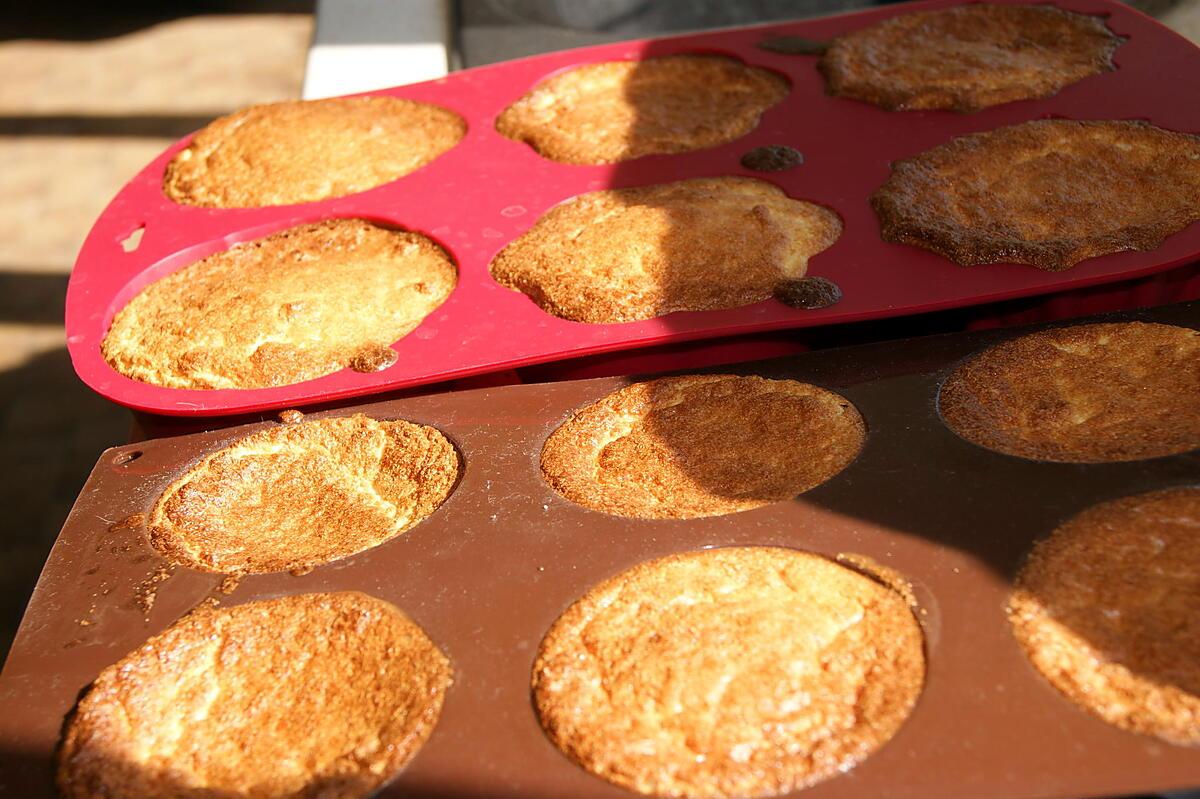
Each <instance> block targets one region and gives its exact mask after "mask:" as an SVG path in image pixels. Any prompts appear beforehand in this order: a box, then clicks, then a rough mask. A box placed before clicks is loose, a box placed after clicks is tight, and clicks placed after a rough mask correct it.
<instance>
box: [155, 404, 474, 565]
mask: <svg viewBox="0 0 1200 799" xmlns="http://www.w3.org/2000/svg"><path fill="white" fill-rule="evenodd" d="M459 470H460V460H459V456H458V452H457V451H456V450H455V448H454V446H453V445H452V444H451V443H450V442H449V441H448V440H446V437H445V436H444V435H442V434H441V433H440V432H438V431H437V430H435V429H434V428H432V427H425V426H422V425H416V424H412V423H411V422H405V421H400V420H395V421H376V420H374V419H371V418H368V417H366V416H362V415H355V416H349V417H328V418H324V419H316V420H312V421H307V422H301V423H299V424H293V425H286V426H282V427H272V428H269V429H267V430H263V431H261V432H258V433H255V434H253V435H250V436H247V437H246V438H243V439H241V440H239V441H236V442H234V443H233V444H230V445H229V446H227V447H225V448H223V449H221V450H218V451H217V452H214V453H212V454H211V455H209V456H207V457H206V458H204V459H203V460H202V461H200V462H199V463H197V464H196V465H195V466H193V467H192V468H191V469H189V470H188V471H187V472H186V473H185V474H184V475H183V476H182V477H180V478H179V479H178V480H176V481H175V482H174V483H172V484H171V485H170V486H169V487H168V488H167V490H166V491H164V492H163V494H162V496H161V497H159V499H158V501H157V502H156V503H155V505H154V509H153V510H152V511H151V513H150V522H149V530H150V541H151V543H152V544H153V545H154V547H155V549H157V550H158V551H159V552H161V553H162V554H163V555H165V556H166V557H167V558H169V559H170V560H171V561H173V562H175V563H177V564H180V565H183V566H187V567H188V568H192V569H199V570H202V571H212V572H222V573H226V574H243V573H255V572H274V571H287V570H307V569H310V568H312V567H314V566H319V565H321V564H323V563H327V562H329V561H332V560H338V559H340V558H345V557H349V556H350V555H353V554H355V553H357V552H361V551H363V550H366V549H370V548H372V547H376V546H379V545H380V544H382V543H384V542H386V541H388V540H390V539H392V538H394V537H395V536H398V535H400V534H401V533H404V532H406V531H407V530H409V529H411V528H412V527H414V526H415V525H417V524H419V523H420V522H421V521H423V520H424V519H426V518H428V517H429V515H430V514H432V513H433V512H434V511H435V510H436V509H437V508H438V506H439V505H441V504H442V502H444V501H445V500H446V498H447V497H448V496H449V495H450V492H451V491H452V490H453V488H454V486H455V484H456V483H457V481H458V475H459Z"/></svg>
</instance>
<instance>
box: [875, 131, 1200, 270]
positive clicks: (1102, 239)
mask: <svg viewBox="0 0 1200 799" xmlns="http://www.w3.org/2000/svg"><path fill="white" fill-rule="evenodd" d="M871 203H872V205H873V206H874V207H875V212H876V214H877V215H878V216H879V221H880V226H881V233H882V235H883V238H884V239H885V240H887V241H892V242H897V243H903V244H912V245H916V246H918V247H924V248H926V249H929V250H933V251H934V252H937V253H941V254H942V255H945V256H946V257H947V258H950V259H952V260H954V261H957V262H958V263H959V264H962V265H963V266H970V265H974V264H986V263H1023V264H1032V265H1034V266H1037V267H1040V268H1042V269H1048V270H1060V269H1066V268H1068V267H1070V266H1073V265H1075V264H1076V263H1078V262H1079V261H1082V260H1085V259H1087V258H1095V257H1097V256H1100V255H1107V254H1109V253H1115V252H1120V251H1122V250H1153V249H1155V248H1156V247H1158V246H1159V245H1160V244H1162V242H1163V239H1165V238H1166V237H1167V236H1169V235H1171V234H1173V233H1177V232H1179V231H1180V230H1183V229H1184V228H1185V227H1187V226H1188V225H1190V224H1191V223H1192V222H1195V221H1196V220H1197V219H1200V136H1195V135H1192V134H1187V133H1176V132H1174V131H1169V130H1163V129H1162V128H1158V127H1155V126H1153V125H1149V124H1146V123H1143V122H1109V121H1095V122H1075V121H1067V120H1038V121H1034V122H1025V123H1022V124H1020V125H1013V126H1011V127H1006V128H999V129H997V130H993V131H988V132H986V133H976V134H972V135H970V136H963V137H960V138H957V139H954V140H952V141H950V142H948V143H946V144H943V145H940V146H938V147H934V148H933V149H931V150H927V151H925V152H923V153H921V154H920V155H917V156H914V157H912V158H908V159H906V160H903V161H897V162H896V163H894V164H892V174H891V176H890V177H889V178H888V180H887V182H886V183H884V184H883V186H881V187H880V188H879V189H878V190H877V191H876V192H875V194H874V195H873V196H872V197H871Z"/></svg>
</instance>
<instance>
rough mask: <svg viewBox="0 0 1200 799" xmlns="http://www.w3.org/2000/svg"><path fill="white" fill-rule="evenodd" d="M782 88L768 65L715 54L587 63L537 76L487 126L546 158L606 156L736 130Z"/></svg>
mask: <svg viewBox="0 0 1200 799" xmlns="http://www.w3.org/2000/svg"><path fill="white" fill-rule="evenodd" d="M789 88H790V86H789V84H788V81H787V79H786V78H784V77H783V76H781V75H779V74H777V73H774V72H771V71H769V70H765V69H760V68H758V67H751V66H747V65H746V64H743V63H742V62H741V61H738V60H736V59H733V58H728V57H724V56H712V55H673V56H661V57H658V58H648V59H646V60H644V61H609V62H605V63H600V64H588V65H586V66H582V67H577V68H575V69H572V70H568V71H566V72H562V73H560V74H558V75H555V76H553V77H551V78H548V79H547V80H544V81H542V82H541V83H539V84H538V85H537V86H535V87H534V88H533V89H532V90H531V91H530V92H529V93H528V94H526V95H525V96H524V97H522V98H521V99H519V100H517V101H516V102H515V103H513V104H512V105H511V106H509V107H508V108H506V109H505V110H504V112H503V113H501V114H500V116H499V117H498V118H497V120H496V130H497V131H499V132H500V134H501V135H503V136H506V137H508V138H510V139H515V140H516V141H521V142H525V143H527V144H529V145H530V146H531V147H533V149H534V150H536V151H537V152H538V153H539V154H540V155H542V156H543V157H544V158H549V159H551V160H553V161H560V162H564V163H568V164H611V163H616V162H618V161H628V160H631V159H634V158H640V157H641V156H644V155H654V154H656V153H682V152H688V151H690V150H702V149H706V148H709V147H715V146H717V145H719V144H724V143H726V142H730V141H733V140H734V139H738V138H741V137H742V136H745V135H746V134H747V133H749V132H750V131H752V130H753V129H754V128H755V127H757V126H758V121H759V117H761V115H762V113H763V112H764V111H766V110H767V109H768V108H770V107H771V106H773V105H775V104H777V103H779V102H781V101H782V100H783V98H784V97H786V96H787V94H788V90H789Z"/></svg>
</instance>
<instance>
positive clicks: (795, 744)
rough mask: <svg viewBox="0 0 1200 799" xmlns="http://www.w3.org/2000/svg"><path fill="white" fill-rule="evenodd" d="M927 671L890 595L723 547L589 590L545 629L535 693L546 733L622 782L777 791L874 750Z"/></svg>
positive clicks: (811, 566)
mask: <svg viewBox="0 0 1200 799" xmlns="http://www.w3.org/2000/svg"><path fill="white" fill-rule="evenodd" d="M924 673H925V659H924V653H923V640H922V634H921V630H920V627H919V625H918V624H917V622H916V619H915V618H914V617H913V614H912V612H911V610H910V608H909V607H908V604H907V603H906V602H905V600H904V598H903V597H901V596H900V595H899V594H897V593H895V592H894V591H892V590H890V589H888V588H886V587H885V586H883V585H882V584H880V583H878V582H876V581H874V580H872V579H870V578H869V577H866V576H864V575H862V574H860V573H858V572H856V571H852V570H850V569H848V568H845V567H843V566H839V565H837V564H835V563H832V562H831V561H828V560H825V559H824V558H821V557H818V556H816V555H812V554H809V553H804V552H797V551H795V550H790V549H781V548H772V547H731V548H726V549H711V550H704V551H699V552H687V553H682V554H677V555H671V556H668V557H665V558H660V559H658V560H654V561H650V562H647V563H642V564H640V565H638V566H635V567H633V568H632V569H629V570H628V571H625V572H623V573H621V574H618V575H617V576H615V577H613V578H611V579H609V580H608V581H606V582H604V583H601V584H600V585H598V586H596V587H595V588H593V589H592V590H591V591H589V592H588V593H587V594H586V595H585V596H584V597H583V598H581V599H580V600H579V601H577V602H576V603H575V604H573V605H571V607H570V608H568V609H567V611H566V612H565V613H564V614H563V615H562V616H560V617H559V619H558V620H557V621H556V622H555V623H554V625H553V626H552V627H551V628H550V631H549V632H548V633H547V634H546V637H545V639H544V640H543V641H542V644H541V648H540V650H539V653H538V656H537V660H536V661H535V663H534V671H533V693H534V701H535V704H536V707H537V712H538V716H539V719H540V720H541V723H542V726H543V728H544V729H545V730H546V733H547V735H548V736H549V737H550V739H551V740H552V741H553V742H554V743H555V744H556V745H557V746H558V747H559V748H560V749H561V750H562V751H563V752H564V753H565V754H566V755H567V756H568V757H570V758H571V759H572V760H574V761H575V762H576V763H578V764H579V765H580V766H582V767H583V768H585V769H587V770H588V771H590V772H592V773H593V774H596V775H597V776H599V777H602V778H604V779H606V780H609V781H611V782H614V783H616V784H618V785H620V786H622V787H625V788H628V789H630V790H633V791H637V792H639V793H643V794H652V795H656V796H679V797H703V798H704V799H708V798H710V797H713V798H716V797H733V796H739V797H742V796H771V795H775V794H780V793H786V792H788V791H792V790H796V789H799V788H802V787H804V786H806V785H809V784H811V783H814V782H817V781H819V780H822V779H825V778H827V777H830V776H833V775H835V774H837V773H839V772H842V771H845V770H847V769H849V768H851V767H852V766H854V765H855V764H856V763H858V762H859V761H861V760H862V759H864V758H865V757H867V756H868V755H869V754H870V753H871V752H873V751H875V750H876V749H878V748H879V747H880V746H882V745H883V744H884V743H885V742H886V741H887V740H888V739H890V738H891V737H892V736H893V735H894V734H895V732H896V731H897V730H898V729H899V727H900V726H901V724H902V723H903V722H904V720H905V718H906V717H907V716H908V714H909V712H910V711H911V710H912V707H913V705H914V704H915V702H916V700H917V696H918V695H919V694H920V691H921V687H922V683H923V681H924Z"/></svg>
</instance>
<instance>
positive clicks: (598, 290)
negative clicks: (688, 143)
mask: <svg viewBox="0 0 1200 799" xmlns="http://www.w3.org/2000/svg"><path fill="white" fill-rule="evenodd" d="M841 232H842V223H841V219H840V218H839V217H838V215H837V214H835V213H834V212H833V211H830V210H828V209H826V208H823V207H821V206H819V205H816V204H814V203H809V202H804V201H801V200H793V199H792V198H790V197H788V196H787V195H786V194H784V192H783V190H782V189H780V188H778V187H777V186H775V185H774V184H771V183H768V182H766V181H762V180H757V179H755V178H741V177H720V178H696V179H692V180H682V181H678V182H675V183H663V184H659V185H654V186H643V187H639V188H631V189H607V190H603V191H596V192H590V193H588V194H581V195H579V196H577V197H574V198H572V199H570V200H568V201H566V202H564V203H562V204H561V205H558V206H555V207H554V208H552V209H550V210H549V211H547V212H546V213H545V214H544V215H543V216H542V218H541V219H539V220H538V221H537V223H535V224H534V226H533V227H532V228H530V229H529V230H527V231H526V232H525V233H523V234H522V235H521V236H520V237H518V238H517V239H515V240H514V241H513V242H512V243H510V244H509V245H508V246H507V247H505V248H504V249H503V250H502V251H501V252H500V253H499V254H498V255H497V256H496V257H495V259H493V260H492V263H491V266H490V270H491V274H492V277H493V278H495V279H496V280H497V281H498V282H499V283H501V284H503V285H505V286H508V287H509V288H511V289H516V290H517V291H520V292H522V293H524V294H526V295H527V296H528V297H529V298H530V299H531V300H533V301H534V302H535V303H537V305H538V306H539V307H540V308H542V310H544V311H546V312H547V313H550V314H553V315H555V316H558V317H561V318H563V319H570V320H572V321H575V322H586V323H589V324H609V323H616V322H633V321H638V320H642V319H651V318H654V317H657V316H663V315H665V314H669V313H673V312H676V311H710V310H719V309H724V308H736V307H740V306H743V305H750V304H752V303H756V302H762V301H763V300H766V299H769V298H770V297H771V296H772V293H773V291H774V289H775V287H776V285H777V284H778V283H780V282H781V281H783V280H789V279H795V278H800V277H803V276H804V274H805V272H806V271H807V269H808V260H809V258H811V257H812V256H814V255H816V254H818V253H820V252H821V251H823V250H825V249H827V248H829V247H830V246H832V245H833V243H834V242H835V241H837V239H838V237H839V236H840V235H841Z"/></svg>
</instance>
